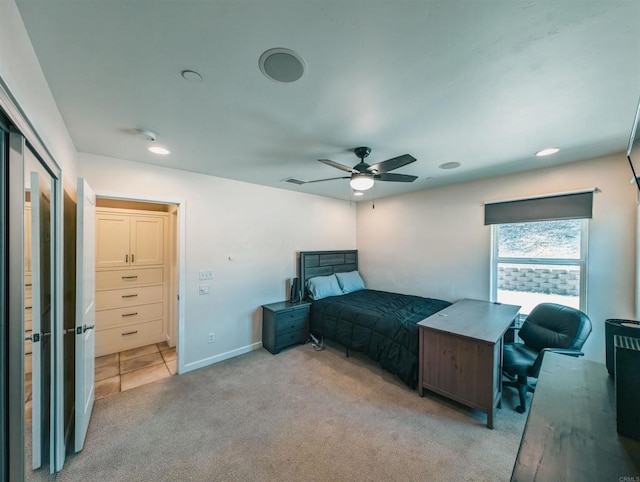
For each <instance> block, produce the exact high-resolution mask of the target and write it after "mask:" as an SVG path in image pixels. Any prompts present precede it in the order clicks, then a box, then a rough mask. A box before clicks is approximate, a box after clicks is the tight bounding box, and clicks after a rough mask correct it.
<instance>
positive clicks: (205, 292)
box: [199, 285, 210, 295]
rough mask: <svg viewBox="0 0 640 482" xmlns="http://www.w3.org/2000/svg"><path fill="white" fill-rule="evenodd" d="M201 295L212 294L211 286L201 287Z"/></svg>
mask: <svg viewBox="0 0 640 482" xmlns="http://www.w3.org/2000/svg"><path fill="white" fill-rule="evenodd" d="M199 293H200V295H208V294H210V291H209V285H200V288H199Z"/></svg>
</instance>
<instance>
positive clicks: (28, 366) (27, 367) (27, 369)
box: [24, 353, 32, 373]
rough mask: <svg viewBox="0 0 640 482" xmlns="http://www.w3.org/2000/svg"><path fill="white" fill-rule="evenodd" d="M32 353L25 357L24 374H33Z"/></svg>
mask: <svg viewBox="0 0 640 482" xmlns="http://www.w3.org/2000/svg"><path fill="white" fill-rule="evenodd" d="M31 356H32V355H31V353H29V354H28V355H25V357H24V372H25V373H31Z"/></svg>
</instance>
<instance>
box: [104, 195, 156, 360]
mask: <svg viewBox="0 0 640 482" xmlns="http://www.w3.org/2000/svg"><path fill="white" fill-rule="evenodd" d="M167 229H168V220H167V214H166V213H153V212H150V213H149V214H146V213H144V212H142V213H141V212H140V211H130V212H129V211H128V210H124V209H107V208H98V209H96V356H102V355H107V354H109V353H116V352H119V351H122V350H128V349H131V348H136V347H139V346H144V345H149V344H151V343H158V342H161V341H164V340H166V339H167V329H168V326H167V325H168V323H167V319H168V316H167V315H168V312H167V309H168V305H169V304H168V303H167V301H166V297H167V293H168V288H167V287H168V271H169V270H168V253H167V251H168V249H167V248H166V246H167V244H168V243H167V239H168V233H167Z"/></svg>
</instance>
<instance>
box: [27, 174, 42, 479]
mask: <svg viewBox="0 0 640 482" xmlns="http://www.w3.org/2000/svg"><path fill="white" fill-rule="evenodd" d="M30 182H31V227H30V229H31V246H29V247H28V248H27V249H29V250H31V266H32V267H33V268H32V270H33V274H32V278H31V293H32V303H31V307H32V308H31V311H32V320H31V326H32V328H31V333H32V334H31V341H32V344H31V366H32V371H31V434H32V436H31V441H32V442H31V445H32V451H33V456H32V465H33V468H34V469H37V468H40V466H41V465H42V369H41V368H42V349H41V347H42V345H41V343H40V336H41V334H42V273H41V270H40V255H41V252H40V176H38V173H37V172H31V179H30Z"/></svg>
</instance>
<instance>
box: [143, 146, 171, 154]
mask: <svg viewBox="0 0 640 482" xmlns="http://www.w3.org/2000/svg"><path fill="white" fill-rule="evenodd" d="M147 150H148V151H149V152H153V153H154V154H159V155H161V156H166V155H167V154H171V151H170V150H169V149H167V148H166V147H162V146H149V147H147Z"/></svg>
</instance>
